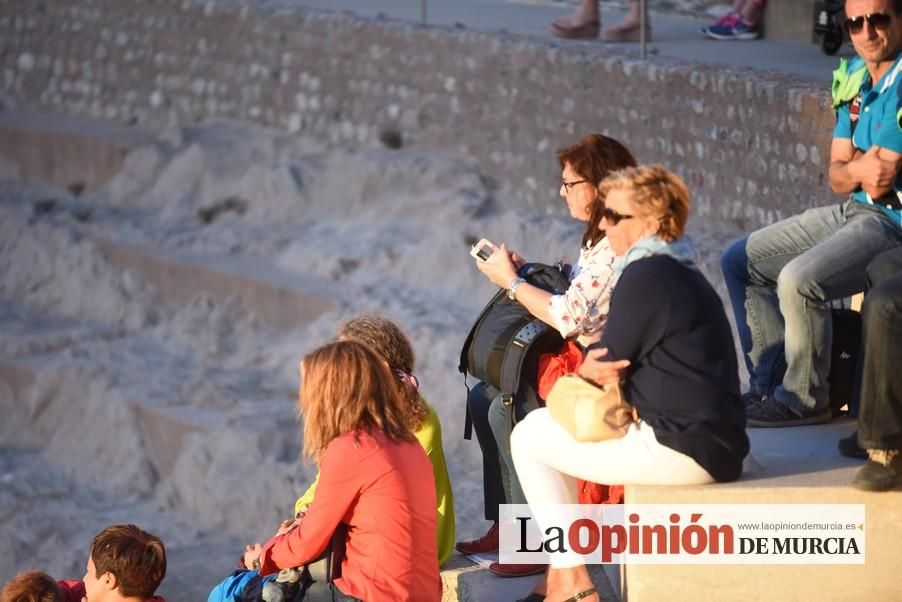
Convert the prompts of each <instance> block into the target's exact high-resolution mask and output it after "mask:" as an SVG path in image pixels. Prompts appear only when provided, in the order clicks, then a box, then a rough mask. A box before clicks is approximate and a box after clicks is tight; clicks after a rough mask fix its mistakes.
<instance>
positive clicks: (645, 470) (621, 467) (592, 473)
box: [511, 408, 713, 600]
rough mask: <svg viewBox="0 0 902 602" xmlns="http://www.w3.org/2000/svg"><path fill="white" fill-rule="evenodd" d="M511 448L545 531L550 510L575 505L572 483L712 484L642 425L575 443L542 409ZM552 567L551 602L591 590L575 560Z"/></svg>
mask: <svg viewBox="0 0 902 602" xmlns="http://www.w3.org/2000/svg"><path fill="white" fill-rule="evenodd" d="M537 442H539V443H538V444H537ZM511 447H512V449H513V457H514V463H515V464H516V467H517V473H518V474H519V475H520V481H521V483H522V485H523V490H524V492H525V493H526V498H527V499H528V500H529V504H530V506H531V507H532V508H533V509H534V513H535V517H536V521H537V522H538V524H539V525H540V526H543V528H545V527H544V526H545V525H552V524H554V523H555V517H554V515H553V509H551V508H550V507H549V506H548V505H550V504H575V503H577V496H576V489H575V478H574V477H579V478H581V479H585V480H590V481H594V482H602V483H637V484H640V483H641V484H660V485H668V484H669V485H677V484H680V485H695V484H702V483H710V482H712V481H713V479H712V478H711V475H710V474H708V472H707V471H705V470H704V469H703V468H702V467H701V466H699V465H698V464H697V463H696V462H695V460H693V459H692V458H690V457H689V456H685V455H683V454H681V453H679V452H676V451H674V450H672V449H670V448H668V447H665V446H663V445H661V444H659V443H658V441H657V439H656V438H655V434H654V431H653V429H652V428H651V427H649V426H648V425H647V424H645V423H643V422H642V421H639V422H638V423H636V424H634V425H632V426H631V427H630V429H629V430H628V431H627V434H626V435H625V436H624V437H622V438H620V439H613V440H610V441H600V442H597V443H579V442H577V441H576V440H574V439H573V437H571V436H570V434H569V433H567V431H565V430H564V429H563V427H561V426H560V425H559V424H558V423H557V421H555V420H554V419H553V418H552V417H551V414H550V413H549V411H548V410H547V409H546V408H540V409H538V410H535V411H533V412H530V414H529V415H528V416H527V417H526V418H525V419H524V420H523V421H522V422H520V423H519V424H517V426H516V427H515V428H514V432H513V435H512V436H511ZM551 565H552V568H551V570H550V571H549V573H548V590H547V591H548V599H549V600H563V599H566V598H568V597H570V596H573V595H574V594H577V593H579V592H586V591H589V590H590V589H591V587H592V584H591V581H590V580H589V575H588V572H587V571H586V568H585V565H584V564H583V562H582V559H581V558H580V557H579V556H577V555H571V554H555V555H553V556H552V558H551ZM585 599H587V600H594V599H595V598H594V597H587V598H585Z"/></svg>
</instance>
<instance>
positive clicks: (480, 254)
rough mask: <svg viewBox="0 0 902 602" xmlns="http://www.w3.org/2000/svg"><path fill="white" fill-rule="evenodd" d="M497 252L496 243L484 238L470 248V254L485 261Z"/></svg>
mask: <svg viewBox="0 0 902 602" xmlns="http://www.w3.org/2000/svg"><path fill="white" fill-rule="evenodd" d="M494 252H495V245H493V244H492V243H491V242H489V241H488V240H486V239H485V238H483V239H482V240H480V241H479V242H478V243H476V244H475V245H473V248H472V249H470V255H472V256H473V257H475V258H476V259H478V260H480V261H485V260H486V259H488V258H489V257H491V256H492V253H494Z"/></svg>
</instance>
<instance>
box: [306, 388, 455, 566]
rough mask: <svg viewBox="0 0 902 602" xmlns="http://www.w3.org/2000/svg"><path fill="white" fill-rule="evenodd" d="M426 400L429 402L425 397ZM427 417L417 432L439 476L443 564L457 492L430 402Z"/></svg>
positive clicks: (440, 555) (440, 556) (449, 549)
mask: <svg viewBox="0 0 902 602" xmlns="http://www.w3.org/2000/svg"><path fill="white" fill-rule="evenodd" d="M423 403H426V402H425V401H424V402H423ZM426 410H427V412H426V419H425V420H424V421H423V425H422V426H421V427H420V428H419V430H417V431H416V432H415V433H414V436H415V437H416V438H417V441H419V442H420V445H421V446H422V447H423V450H424V451H425V452H426V455H427V456H428V457H429V461H430V462H432V473H433V476H434V477H435V499H436V505H437V507H436V513H437V516H436V540H437V541H436V543H437V544H438V562H439V565H443V564H445V562H446V561H447V560H448V559H449V558H450V557H451V554H452V553H453V552H454V535H455V533H454V531H455V522H454V494H453V493H452V491H451V478H450V477H449V476H448V467H447V466H446V464H445V450H444V448H443V447H442V424H441V422H439V419H438V414H436V413H435V409H434V408H433V407H432V406H431V405H429V404H428V403H426ZM318 483H319V473H317V475H316V478H315V479H314V480H313V483H312V484H311V485H310V487H309V488H307V491H306V492H304V495H302V496H301V497H299V498H298V501H296V502H295V503H294V511H295V513H298V512H300V511H302V510H304V509H306V508H307V506H309V505H310V504H311V503H313V497H314V494H315V492H316V485H317V484H318Z"/></svg>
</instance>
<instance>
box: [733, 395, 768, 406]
mask: <svg viewBox="0 0 902 602" xmlns="http://www.w3.org/2000/svg"><path fill="white" fill-rule="evenodd" d="M762 397H764V396H763V395H758V394H757V393H752V392H751V391H749V392H748V393H743V394H742V395H741V396H740V397H739V399H741V400H742V405H744V406H745V407H747V408H748V407H750V406H753V405H755V404H756V403H758V402H759V401H761V398H762Z"/></svg>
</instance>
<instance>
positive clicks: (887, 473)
mask: <svg viewBox="0 0 902 602" xmlns="http://www.w3.org/2000/svg"><path fill="white" fill-rule="evenodd" d="M868 453H869V454H870V457H871V459H870V460H868V463H867V464H865V465H864V466H863V467H862V468H861V470H859V471H858V474H856V475H855V478H854V479H852V487H854V488H855V489H861V490H863V491H889V490H891V489H895V488H896V487H900V486H902V454H900V453H899V452H898V450H896V453H895V455H894V456H893V457H892V459H891V460H889V462H887V463H884V462H883V460H885V459H886V454H887V451H886V450H880V449H872V450H869V452H868ZM876 460H880V461H876Z"/></svg>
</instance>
